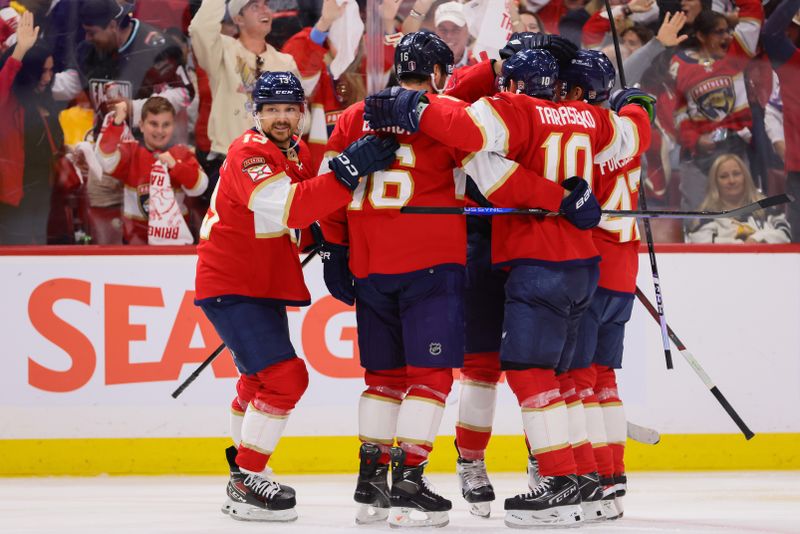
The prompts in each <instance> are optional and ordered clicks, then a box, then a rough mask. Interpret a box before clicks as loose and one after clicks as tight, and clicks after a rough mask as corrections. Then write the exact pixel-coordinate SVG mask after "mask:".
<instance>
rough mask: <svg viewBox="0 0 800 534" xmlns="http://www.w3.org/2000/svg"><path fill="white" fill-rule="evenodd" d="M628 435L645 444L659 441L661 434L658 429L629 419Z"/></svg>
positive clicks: (653, 443)
mask: <svg viewBox="0 0 800 534" xmlns="http://www.w3.org/2000/svg"><path fill="white" fill-rule="evenodd" d="M628 437H629V438H631V439H632V440H633V441H638V442H639V443H644V444H645V445H655V444H657V443H658V442H660V441H661V434H659V433H658V430H654V429H652V428H647V427H644V426H640V425H637V424H636V423H631V422H630V421H628Z"/></svg>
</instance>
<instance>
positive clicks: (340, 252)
mask: <svg viewBox="0 0 800 534" xmlns="http://www.w3.org/2000/svg"><path fill="white" fill-rule="evenodd" d="M348 251H349V248H348V247H346V246H344V245H337V244H334V243H328V242H325V243H323V244H322V246H321V247H320V250H319V257H320V258H321V259H322V269H323V270H322V273H323V278H325V286H326V287H327V288H328V291H329V292H330V294H331V296H332V297H333V298H335V299H336V300H339V301H342V302H344V303H345V304H347V305H348V306H352V305H353V303H354V302H355V301H356V289H355V287H353V273H351V272H350V267H349V265H348V263H347V262H348Z"/></svg>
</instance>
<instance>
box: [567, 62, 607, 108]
mask: <svg viewBox="0 0 800 534" xmlns="http://www.w3.org/2000/svg"><path fill="white" fill-rule="evenodd" d="M559 79H560V80H561V81H562V82H564V86H563V89H562V90H563V91H564V93H566V92H567V91H569V90H571V89H572V88H573V87H581V88H582V89H583V99H584V100H586V101H587V102H589V103H591V104H597V103H599V102H605V101H606V100H608V97H609V95H610V94H611V89H613V87H614V83H615V82H616V79H617V71H616V69H615V68H614V64H613V63H611V60H610V59H608V57H607V56H606V55H605V54H604V53H602V52H600V51H598V50H579V51H578V55H577V56H575V59H573V60H572V61H571V62H570V64H569V66H568V67H567V68H565V69H562V71H561V75H560V78H559Z"/></svg>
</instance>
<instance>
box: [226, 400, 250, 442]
mask: <svg viewBox="0 0 800 534" xmlns="http://www.w3.org/2000/svg"><path fill="white" fill-rule="evenodd" d="M246 408H247V406H246V405H245V407H244V408H243V407H242V405H241V403H239V396H238V395H237V396H236V397H234V399H233V402H231V421H230V423H231V439H232V440H233V444H234V445H236V446H237V447H238V446H239V443H241V442H242V422H243V421H244V411H245V409H246Z"/></svg>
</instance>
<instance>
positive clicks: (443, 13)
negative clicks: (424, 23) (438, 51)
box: [433, 0, 477, 69]
mask: <svg viewBox="0 0 800 534" xmlns="http://www.w3.org/2000/svg"><path fill="white" fill-rule="evenodd" d="M433 20H434V24H435V25H436V35H438V36H439V37H441V38H442V41H444V42H445V43H446V44H447V46H448V47H449V48H450V50H451V51H452V52H453V58H454V59H455V63H454V65H453V68H455V69H457V68H458V67H463V66H464V65H474V64H475V63H477V59H476V58H475V57H473V56H472V52H471V51H470V50H469V49H468V48H467V44H468V43H469V29H468V28H467V19H466V17H464V4H462V3H461V2H458V1H456V0H453V1H452V2H445V3H444V4H441V5H439V7H437V8H436V12H435V13H434V15H433Z"/></svg>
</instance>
